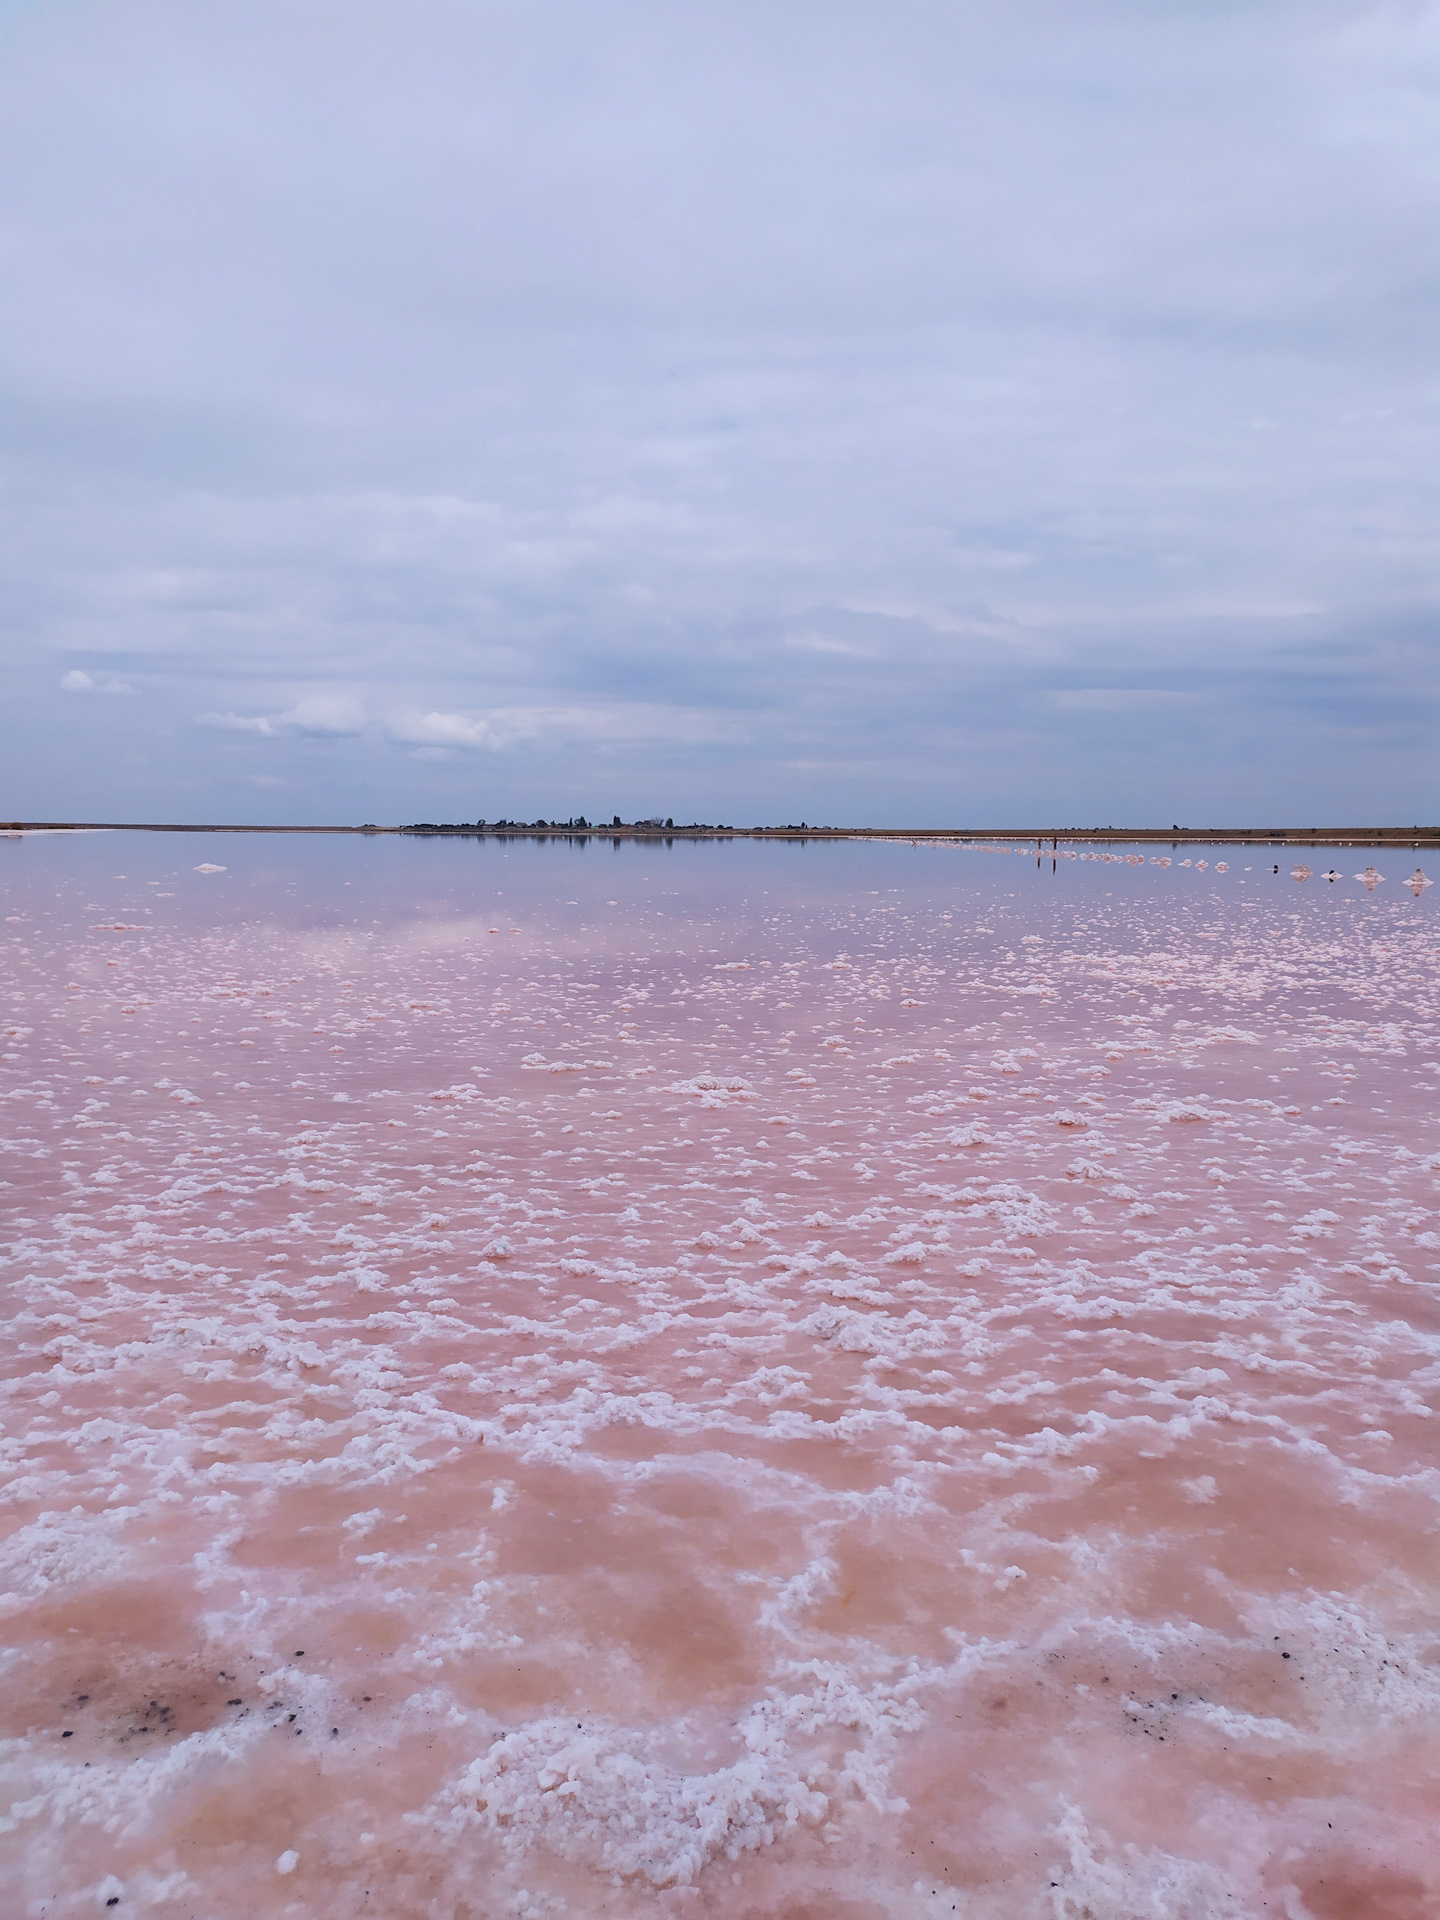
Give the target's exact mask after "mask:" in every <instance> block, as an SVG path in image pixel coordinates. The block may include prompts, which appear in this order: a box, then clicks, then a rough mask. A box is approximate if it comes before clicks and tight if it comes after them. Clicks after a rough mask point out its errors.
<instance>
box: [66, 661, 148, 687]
mask: <svg viewBox="0 0 1440 1920" xmlns="http://www.w3.org/2000/svg"><path fill="white" fill-rule="evenodd" d="M60 685H61V686H62V687H63V688H64V689H65V691H66V693H134V691H135V689H134V688H133V687H132V686H131V685H130V684H129V683H128V681H125V680H117V679H115V678H114V676H113V675H109V674H107V675H106V676H105V678H104V679H103V680H97V679H95V677H94V676H93V674H88V673H85V672H83V671H82V670H81V669H80V668H79V667H72V668H71V669H70V671H69V673H66V674H62V675H61V677H60Z"/></svg>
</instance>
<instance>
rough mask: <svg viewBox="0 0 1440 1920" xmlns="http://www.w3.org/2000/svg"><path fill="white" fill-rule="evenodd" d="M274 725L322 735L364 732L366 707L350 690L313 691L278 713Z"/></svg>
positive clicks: (337, 736) (340, 736)
mask: <svg viewBox="0 0 1440 1920" xmlns="http://www.w3.org/2000/svg"><path fill="white" fill-rule="evenodd" d="M275 725H276V726H277V727H293V728H294V730H295V732H296V733H308V734H311V735H313V736H316V737H318V738H321V739H348V738H351V737H352V736H353V735H355V734H357V733H363V732H364V730H365V709H364V708H363V707H362V706H361V704H360V702H359V701H358V700H356V699H355V698H354V697H353V695H351V694H347V693H319V694H312V695H310V696H309V697H307V698H306V699H304V700H297V701H296V703H295V705H294V706H293V707H289V708H287V709H286V711H285V712H284V713H278V714H276V716H275Z"/></svg>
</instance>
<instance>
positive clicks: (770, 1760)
mask: <svg viewBox="0 0 1440 1920" xmlns="http://www.w3.org/2000/svg"><path fill="white" fill-rule="evenodd" d="M807 1678H808V1680H809V1685H808V1686H806V1685H802V1686H801V1687H800V1688H799V1689H797V1690H796V1691H794V1692H789V1693H786V1692H783V1691H780V1690H779V1689H775V1690H774V1691H772V1693H771V1695H770V1696H769V1697H768V1698H767V1699H765V1700H762V1701H759V1702H757V1703H756V1704H755V1705H753V1706H752V1707H750V1708H749V1709H748V1710H747V1711H745V1712H744V1713H743V1714H741V1715H740V1716H739V1718H738V1719H737V1720H736V1721H735V1723H734V1738H735V1740H736V1742H737V1743H738V1744H739V1745H740V1746H741V1747H742V1748H743V1752H742V1754H741V1756H740V1757H739V1758H737V1759H736V1760H734V1761H732V1762H731V1763H730V1765H728V1766H725V1767H721V1768H717V1769H715V1770H714V1771H712V1772H708V1773H700V1772H695V1773H687V1772H682V1771H681V1770H680V1769H679V1768H677V1767H676V1766H675V1765H674V1764H673V1762H671V1761H670V1760H669V1759H668V1758H666V1757H665V1749H666V1748H667V1747H672V1746H673V1745H674V1743H675V1736H676V1729H675V1728H673V1727H671V1728H668V1729H666V1730H665V1732H664V1733H663V1734H662V1733H660V1732H658V1731H656V1730H653V1729H651V1730H641V1729H638V1728H634V1727H631V1728H619V1727H601V1728H593V1729H588V1730H587V1729H585V1728H583V1727H577V1726H576V1725H575V1723H574V1722H570V1721H564V1720H561V1719H558V1718H553V1717H552V1718H547V1719H543V1720H538V1721H534V1722H531V1723H529V1724H528V1725H526V1726H524V1727H522V1728H520V1729H518V1730H517V1731H516V1732H513V1733H508V1734H505V1735H503V1736H502V1737H501V1738H499V1739H498V1740H496V1742H495V1744H494V1745H493V1746H492V1747H491V1748H490V1750H489V1752H488V1753H486V1754H484V1755H483V1756H481V1758H479V1759H478V1760H476V1761H475V1763H474V1764H473V1765H472V1766H471V1767H470V1768H468V1769H467V1771H466V1772H465V1774H464V1775H463V1776H462V1778H461V1780H460V1782H459V1785H458V1788H457V1790H456V1792H457V1798H458V1800H459V1802H460V1804H461V1805H462V1807H463V1806H464V1805H465V1804H466V1803H468V1802H470V1801H471V1800H473V1802H474V1806H475V1811H476V1814H477V1815H478V1816H479V1817H480V1818H481V1819H482V1820H483V1822H484V1823H485V1825H486V1826H487V1827H488V1828H489V1829H490V1830H492V1831H494V1832H495V1833H496V1834H498V1835H499V1837H500V1839H501V1841H502V1843H503V1844H504V1845H505V1847H506V1848H507V1850H509V1851H511V1852H516V1851H518V1852H521V1853H523V1852H525V1851H526V1850H528V1849H529V1848H531V1847H532V1846H534V1845H536V1844H543V1845H544V1846H546V1847H548V1848H550V1849H552V1850H554V1851H555V1852H556V1853H558V1854H561V1855H562V1856H564V1857H566V1858H568V1859H575V1860H581V1861H584V1862H585V1863H587V1864H589V1865H592V1866H594V1867H596V1868H598V1869H600V1870H602V1871H604V1872H606V1873H611V1874H614V1875H616V1876H618V1877H620V1878H632V1877H633V1878H639V1879H643V1880H645V1881H648V1882H649V1883H650V1884H651V1885H652V1886H656V1887H668V1886H689V1885H691V1884H692V1883H693V1882H694V1881H695V1880H696V1879H697V1878H698V1877H699V1875H700V1873H701V1871H702V1870H703V1869H704V1867H705V1866H707V1865H708V1864H709V1862H710V1861H711V1860H713V1859H715V1858H716V1857H718V1856H723V1857H724V1858H726V1859H729V1860H736V1859H738V1858H739V1857H740V1855H741V1854H742V1853H746V1852H754V1851H757V1850H758V1849H760V1848H763V1847H768V1846H770V1845H772V1844H773V1843H774V1841H775V1840H776V1839H778V1838H779V1837H781V1836H782V1835H783V1834H785V1833H786V1832H788V1831H789V1830H791V1829H792V1828H795V1827H797V1826H819V1825H820V1824H821V1823H822V1822H823V1821H825V1819H826V1818H827V1816H828V1815H829V1814H830V1812H831V1809H832V1806H834V1805H835V1804H836V1803H837V1802H838V1803H844V1802H846V1801H853V1800H863V1801H865V1802H867V1803H868V1804H869V1805H870V1807H871V1808H873V1810H874V1811H875V1812H876V1813H879V1814H899V1813H903V1812H904V1811H905V1810H906V1809H905V1802H904V1801H903V1800H901V1799H897V1798H895V1797H893V1796H892V1795H891V1794H890V1793H889V1791H888V1785H887V1782H888V1774H889V1763H890V1760H891V1758H892V1756H893V1753H894V1749H895V1743H896V1738H897V1736H898V1735H899V1734H901V1733H904V1732H910V1731H913V1730H914V1729H915V1728H916V1727H917V1726H919V1724H920V1722H921V1718H922V1714H921V1709H920V1708H919V1706H918V1705H917V1703H916V1701H915V1700H914V1698H913V1697H912V1696H913V1694H914V1692H915V1690H916V1688H917V1687H918V1686H919V1685H920V1684H922V1681H921V1677H920V1676H918V1675H914V1674H912V1675H907V1676H906V1678H905V1679H903V1680H901V1681H899V1682H892V1683H889V1684H881V1685H873V1686H871V1687H869V1688H863V1687H861V1686H860V1685H857V1683H856V1680H855V1679H854V1677H853V1676H852V1675H851V1674H850V1673H849V1672H848V1671H847V1670H846V1669H845V1668H844V1667H841V1666H839V1665H836V1664H834V1663H831V1662H819V1661H810V1662H807V1663H804V1664H803V1665H797V1666H796V1667H795V1668H794V1669H793V1670H792V1674H791V1679H792V1683H793V1681H796V1680H798V1681H801V1682H803V1681H805V1680H806V1679H807ZM852 1740H853V1741H854V1742H855V1744H853V1745H851V1744H849V1742H851V1741H852Z"/></svg>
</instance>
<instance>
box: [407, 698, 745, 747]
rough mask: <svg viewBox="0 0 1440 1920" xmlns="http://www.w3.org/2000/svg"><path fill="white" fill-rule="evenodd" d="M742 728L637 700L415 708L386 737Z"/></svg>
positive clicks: (494, 742)
mask: <svg viewBox="0 0 1440 1920" xmlns="http://www.w3.org/2000/svg"><path fill="white" fill-rule="evenodd" d="M747 734H748V730H747V729H746V727H745V726H744V724H743V722H742V721H740V720H739V719H737V718H736V717H735V716H733V715H730V714H727V713H724V712H719V713H716V712H712V711H707V710H705V709H703V708H695V707H678V706H677V707H669V706H662V705H658V704H652V703H649V702H643V701H634V702H606V703H597V704H596V705H594V706H564V707H558V706H557V707H539V706H536V707H492V708H490V709H488V710H487V711H484V712H481V713H436V712H432V713H418V714H413V715H411V716H409V717H407V718H404V719H400V720H397V721H394V722H392V724H391V727H390V735H391V738H392V739H394V740H397V741H399V742H401V743H402V744H404V745H407V746H416V747H422V748H437V747H487V748H490V749H491V750H493V751H501V750H503V749H505V748H508V747H515V746H521V745H528V744H531V743H542V742H543V743H545V744H548V745H563V744H566V743H574V744H584V745H591V746H604V745H607V744H609V745H622V744H623V745H633V744H637V743H641V744H643V743H645V742H651V741H673V742H678V743H681V744H687V745H702V744H720V743H727V742H728V743H737V742H740V741H742V740H744V739H745V738H746V737H747Z"/></svg>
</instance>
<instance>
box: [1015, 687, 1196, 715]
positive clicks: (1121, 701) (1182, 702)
mask: <svg viewBox="0 0 1440 1920" xmlns="http://www.w3.org/2000/svg"><path fill="white" fill-rule="evenodd" d="M1199 698H1200V695H1199V694H1198V693H1183V692H1181V693H1172V692H1169V691H1166V690H1165V689H1163V688H1160V687H1061V688H1057V689H1055V690H1054V691H1053V692H1051V693H1048V694H1046V696H1045V699H1046V704H1047V705H1048V706H1052V707H1058V708H1059V709H1060V710H1061V712H1073V713H1146V712H1155V711H1159V710H1161V709H1163V708H1166V707H1184V706H1190V705H1193V704H1194V702H1195V701H1197V700H1198V699H1199Z"/></svg>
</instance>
